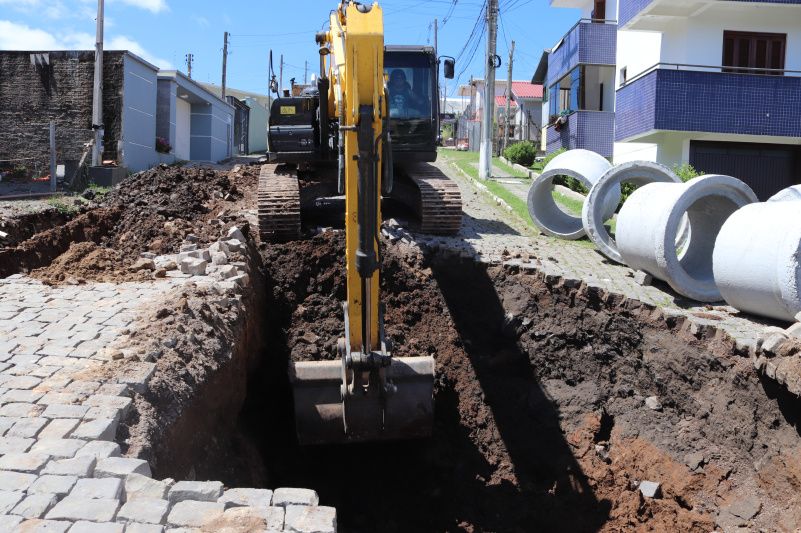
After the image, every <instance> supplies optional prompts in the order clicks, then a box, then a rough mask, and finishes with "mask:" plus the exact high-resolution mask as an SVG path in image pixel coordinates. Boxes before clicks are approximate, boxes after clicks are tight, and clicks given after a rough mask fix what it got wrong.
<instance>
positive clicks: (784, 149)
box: [690, 141, 801, 201]
mask: <svg viewBox="0 0 801 533" xmlns="http://www.w3.org/2000/svg"><path fill="white" fill-rule="evenodd" d="M690 164H691V165H692V166H693V167H695V169H696V170H698V171H699V172H703V173H705V174H725V175H727V176H734V177H735V178H737V179H740V180H742V181H744V182H745V183H746V184H748V186H749V187H751V188H752V189H753V190H754V192H755V193H756V195H757V196H758V197H759V199H760V200H762V201H765V200H767V199H768V198H770V197H771V196H773V195H774V194H776V193H777V192H779V191H780V190H782V189H784V188H786V187H789V186H791V185H796V184H798V183H799V181H801V147H798V146H787V145H781V144H760V143H731V142H707V141H691V142H690Z"/></svg>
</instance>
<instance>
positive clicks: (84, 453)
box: [0, 271, 336, 533]
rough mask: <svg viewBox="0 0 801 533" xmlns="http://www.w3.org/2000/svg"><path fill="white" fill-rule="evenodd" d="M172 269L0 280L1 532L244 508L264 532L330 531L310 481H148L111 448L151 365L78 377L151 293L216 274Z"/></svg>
mask: <svg viewBox="0 0 801 533" xmlns="http://www.w3.org/2000/svg"><path fill="white" fill-rule="evenodd" d="M170 274H171V277H170V278H167V279H165V280H161V281H154V282H137V283H120V284H112V283H92V284H88V285H80V286H58V287H50V286H47V285H44V284H42V283H41V282H39V281H37V280H34V279H32V278H29V277H27V276H24V275H14V276H10V277H8V278H5V279H0V532H6V531H9V532H10V531H20V532H30V531H59V532H63V531H69V532H70V533H82V532H87V533H94V532H97V533H100V532H104V533H105V532H120V533H122V532H123V531H125V532H127V533H162V532H165V531H171V530H176V531H178V530H180V531H186V532H195V531H198V532H199V531H200V530H199V529H197V528H199V527H201V526H204V525H206V524H207V523H209V522H214V524H217V525H218V526H219V527H221V528H225V527H228V528H229V529H225V530H226V531H237V529H236V527H235V526H234V527H231V524H236V523H237V520H238V519H241V515H243V514H244V515H247V516H249V517H251V518H252V517H256V520H257V521H258V520H260V521H261V523H262V525H263V526H264V527H263V530H264V531H315V532H321V533H325V532H335V531H336V510H335V509H334V508H331V507H326V506H319V505H318V498H317V494H316V493H315V492H314V491H313V490H309V489H286V488H279V489H276V491H275V494H276V495H278V496H279V498H278V499H276V500H275V501H273V494H274V493H273V491H270V490H256V489H242V488H238V489H228V490H225V489H224V487H223V486H222V484H221V483H219V482H197V481H191V482H189V481H186V482H184V481H179V482H177V483H175V482H174V481H172V480H165V481H157V480H154V479H151V477H150V476H151V472H150V466H149V465H148V463H147V462H146V461H143V460H141V459H137V458H134V457H121V456H120V447H119V445H118V444H117V443H115V442H114V437H115V433H116V429H117V424H118V423H119V422H120V420H121V419H122V418H123V417H124V416H125V415H126V414H127V412H128V410H129V409H130V408H131V398H130V391H131V390H136V388H137V387H140V388H144V386H145V385H146V383H147V380H148V379H150V376H152V374H153V369H154V368H155V365H154V364H152V363H142V364H143V365H145V366H147V367H148V368H145V369H144V371H142V372H136V373H133V374H126V375H124V376H117V378H116V379H115V380H114V381H111V382H105V383H104V382H101V381H100V378H98V380H94V379H91V378H90V379H86V376H87V375H92V373H91V371H92V369H93V368H97V367H101V366H102V365H103V364H105V363H106V362H108V361H110V360H112V359H113V358H115V356H117V355H115V354H119V351H120V350H118V349H116V348H115V347H114V346H115V342H116V341H118V339H124V338H125V336H126V335H127V333H128V331H127V330H128V329H129V328H132V327H135V324H134V323H135V322H136V320H137V318H138V317H139V316H140V315H143V313H144V311H145V310H146V309H148V308H150V307H152V305H155V304H154V302H156V301H158V300H159V299H160V298H163V297H165V296H166V295H167V294H168V293H169V292H170V291H171V290H172V289H174V288H176V287H177V286H180V285H181V284H184V283H188V282H192V283H196V284H198V285H200V284H203V283H214V282H215V279H213V278H212V277H209V276H189V275H184V274H180V273H179V272H177V271H176V272H171V273H170ZM219 283H221V284H226V283H227V284H228V285H230V286H231V287H234V286H236V285H237V284H236V283H235V282H234V281H232V280H230V279H229V280H227V281H219ZM123 349H124V348H123ZM79 373H80V375H79ZM97 375H102V374H101V373H97ZM284 495H289V496H284ZM290 504H291V505H290ZM299 506H306V507H308V508H309V509H310V510H309V511H308V512H306V513H304V512H302V511H300V510H298V507H299ZM229 511H231V513H229ZM285 516H286V517H288V518H287V519H286V520H285ZM227 520H228V521H227ZM250 523H251V524H252V523H253V522H252V521H251V522H250ZM248 530H249V531H250V530H252V528H248ZM259 530H261V529H259Z"/></svg>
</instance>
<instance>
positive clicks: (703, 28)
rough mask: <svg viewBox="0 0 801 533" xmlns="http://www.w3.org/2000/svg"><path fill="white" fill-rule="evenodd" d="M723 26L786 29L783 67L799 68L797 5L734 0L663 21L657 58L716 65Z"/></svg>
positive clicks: (799, 12)
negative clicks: (685, 16) (663, 28)
mask: <svg viewBox="0 0 801 533" xmlns="http://www.w3.org/2000/svg"><path fill="white" fill-rule="evenodd" d="M721 3H722V2H721ZM722 4H724V3H722ZM724 30H740V31H765V32H770V33H786V34H787V51H786V57H785V68H786V69H787V70H801V8H799V7H790V6H776V5H769V6H753V5H742V4H737V3H734V2H726V3H725V4H724V5H713V6H711V7H709V8H708V9H706V10H705V11H703V12H702V13H700V14H698V15H695V16H693V17H689V18H686V19H679V20H677V21H675V22H673V23H671V24H668V25H666V27H665V30H664V32H663V37H662V46H661V61H662V62H665V63H689V64H693V65H714V66H718V65H720V64H721V63H722V62H723V31H724Z"/></svg>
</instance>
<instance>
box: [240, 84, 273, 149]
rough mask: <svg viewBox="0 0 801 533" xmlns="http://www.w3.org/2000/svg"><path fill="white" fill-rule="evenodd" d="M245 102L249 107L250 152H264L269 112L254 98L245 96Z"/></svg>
mask: <svg viewBox="0 0 801 533" xmlns="http://www.w3.org/2000/svg"><path fill="white" fill-rule="evenodd" d="M245 103H246V104H247V105H248V106H249V107H250V122H249V124H248V136H249V138H248V143H249V148H250V153H255V152H266V151H267V127H268V125H269V118H270V112H269V111H268V110H267V108H266V107H264V106H263V105H261V104H260V103H259V102H258V101H257V100H256V99H255V98H245Z"/></svg>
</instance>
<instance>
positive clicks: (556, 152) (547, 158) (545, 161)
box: [542, 148, 567, 168]
mask: <svg viewBox="0 0 801 533" xmlns="http://www.w3.org/2000/svg"><path fill="white" fill-rule="evenodd" d="M565 152H567V148H560V149H558V150H554V151H553V152H551V153H550V154H548V155H546V156H545V157H543V158H542V168H545V166H546V165H547V164H548V163H550V162H551V161H552V160H553V158H554V157H556V156H558V155H560V154H563V153H565Z"/></svg>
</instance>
